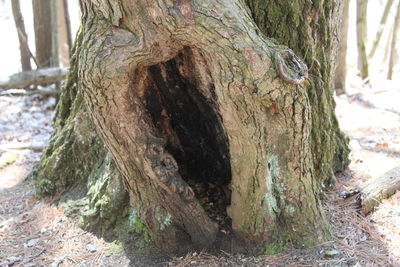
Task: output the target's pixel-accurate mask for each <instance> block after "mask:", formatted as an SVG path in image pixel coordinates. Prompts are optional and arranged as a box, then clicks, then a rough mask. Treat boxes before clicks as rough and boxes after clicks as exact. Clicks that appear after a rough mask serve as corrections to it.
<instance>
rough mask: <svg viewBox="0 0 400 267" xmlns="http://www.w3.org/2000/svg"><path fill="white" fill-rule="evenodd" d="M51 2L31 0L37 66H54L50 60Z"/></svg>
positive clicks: (48, 0) (51, 39)
mask: <svg viewBox="0 0 400 267" xmlns="http://www.w3.org/2000/svg"><path fill="white" fill-rule="evenodd" d="M51 2H52V1H51V0H32V8H33V24H34V30H35V46H36V59H37V61H38V64H39V66H38V68H45V67H51V66H54V65H53V64H52V62H51V61H52V51H53V49H52V42H53V38H52V24H51V22H52V18H51V17H52V12H51V11H52V10H51Z"/></svg>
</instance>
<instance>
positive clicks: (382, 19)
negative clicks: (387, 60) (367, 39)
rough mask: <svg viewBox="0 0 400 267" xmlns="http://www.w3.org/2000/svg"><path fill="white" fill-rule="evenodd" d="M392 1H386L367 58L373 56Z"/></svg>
mask: <svg viewBox="0 0 400 267" xmlns="http://www.w3.org/2000/svg"><path fill="white" fill-rule="evenodd" d="M393 1H394V0H388V1H387V2H386V5H385V10H384V11H383V14H382V18H381V22H380V23H379V27H378V31H377V32H376V35H375V39H374V41H373V42H372V48H371V51H370V52H369V55H368V57H369V58H372V57H373V56H374V54H375V52H376V49H377V48H378V45H379V41H380V40H381V37H382V33H383V30H384V29H385V25H386V21H387V18H388V17H389V11H390V8H391V7H392V5H393Z"/></svg>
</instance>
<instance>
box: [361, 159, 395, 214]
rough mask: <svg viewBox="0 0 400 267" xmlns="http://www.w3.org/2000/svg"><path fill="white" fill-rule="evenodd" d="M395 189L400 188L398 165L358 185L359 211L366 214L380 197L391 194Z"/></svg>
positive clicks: (379, 200) (377, 203)
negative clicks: (359, 196) (359, 192)
mask: <svg viewBox="0 0 400 267" xmlns="http://www.w3.org/2000/svg"><path fill="white" fill-rule="evenodd" d="M397 190H400V166H397V167H395V168H393V169H391V170H390V171H388V172H386V173H384V174H383V175H381V176H379V177H375V178H371V179H369V180H368V181H366V182H364V183H363V184H362V185H361V186H360V191H361V211H362V212H363V213H364V214H368V213H369V212H370V211H372V209H373V208H374V207H376V206H377V205H379V203H380V202H381V200H382V199H386V198H388V197H390V196H392V195H393V194H394V193H396V191H397Z"/></svg>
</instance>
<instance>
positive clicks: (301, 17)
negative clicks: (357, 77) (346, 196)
mask: <svg viewBox="0 0 400 267" xmlns="http://www.w3.org/2000/svg"><path fill="white" fill-rule="evenodd" d="M246 3H247V4H248V6H249V7H250V10H251V14H252V16H253V18H254V20H255V22H256V24H257V25H258V27H259V28H260V29H261V31H262V32H263V33H264V34H265V35H266V36H268V37H270V38H274V39H275V40H276V41H277V42H278V43H280V44H283V45H286V46H288V47H290V48H291V49H293V50H294V51H295V52H296V54H297V55H300V56H301V57H302V58H303V59H304V61H305V62H306V64H307V65H308V68H309V73H310V74H309V76H310V78H309V81H308V84H307V92H308V97H309V99H310V105H311V108H312V123H313V126H312V143H313V144H312V150H313V158H314V166H315V175H316V177H317V178H318V179H319V180H321V181H322V182H323V183H325V184H329V183H331V182H332V180H333V179H334V173H336V172H340V171H342V170H344V169H345V168H346V167H347V166H348V164H349V159H348V155H349V152H350V150H349V148H348V138H347V137H346V136H345V135H344V134H343V133H342V132H341V131H340V129H339V126H338V121H337V118H336V115H335V102H334V99H333V81H332V75H333V69H334V64H332V62H333V60H334V56H335V54H336V53H335V49H336V42H337V40H336V39H335V38H337V37H336V35H335V32H336V31H337V29H336V26H337V25H336V24H337V18H336V16H335V15H336V14H337V10H338V9H339V8H340V6H337V5H338V4H337V2H335V1H326V0H318V1H305V0H295V1H277V0H246ZM335 5H336V6H335ZM293 29H296V30H293Z"/></svg>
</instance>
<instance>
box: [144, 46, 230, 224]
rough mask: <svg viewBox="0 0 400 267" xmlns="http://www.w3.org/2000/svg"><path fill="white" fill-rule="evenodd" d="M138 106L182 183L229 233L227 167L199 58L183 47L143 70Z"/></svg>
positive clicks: (211, 89) (220, 126)
mask: <svg viewBox="0 0 400 267" xmlns="http://www.w3.org/2000/svg"><path fill="white" fill-rule="evenodd" d="M141 71H144V72H146V75H145V77H146V78H145V79H146V80H145V83H144V84H145V90H144V92H143V96H142V98H143V102H144V105H145V107H146V109H147V111H148V113H149V115H150V116H151V119H152V121H153V123H154V126H155V128H156V129H157V132H158V134H159V136H160V137H162V138H163V139H164V141H165V143H166V150H167V151H168V152H169V153H171V154H172V155H173V157H174V158H175V160H176V161H177V163H178V166H179V173H180V175H181V176H182V178H183V179H184V180H185V181H186V182H187V183H188V184H189V185H190V186H191V187H192V189H193V191H194V192H195V195H196V197H197V199H198V200H199V202H200V203H201V205H202V207H203V208H204V210H205V211H206V212H207V214H208V215H209V217H210V218H211V219H213V220H215V221H216V222H218V224H219V226H220V228H222V229H225V230H226V229H230V227H231V220H230V218H229V217H228V216H227V213H226V208H227V206H228V205H229V204H230V195H231V190H230V188H229V186H230V182H231V167H230V157H229V146H228V138H227V135H226V133H225V131H224V128H223V124H222V119H221V117H220V116H219V115H218V104H217V96H216V94H215V89H214V84H213V82H212V78H211V75H210V73H209V70H208V68H207V64H206V62H205V61H204V58H203V57H202V56H201V54H200V53H199V52H198V51H194V50H192V49H190V48H185V49H183V50H182V51H181V52H179V53H178V55H177V56H176V57H174V58H173V59H171V60H169V61H166V62H162V63H159V64H156V65H153V66H150V67H147V68H146V69H145V70H141Z"/></svg>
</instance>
